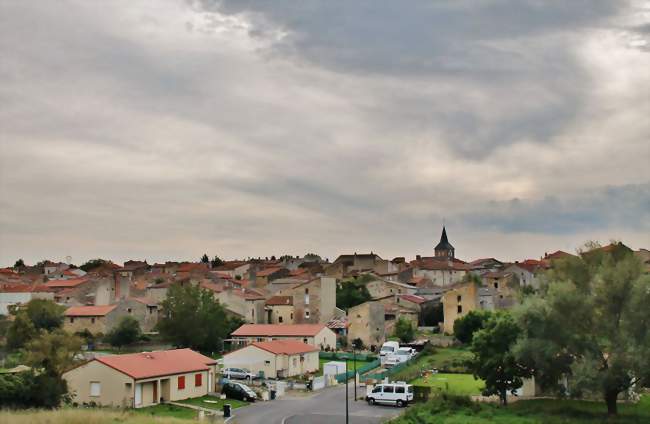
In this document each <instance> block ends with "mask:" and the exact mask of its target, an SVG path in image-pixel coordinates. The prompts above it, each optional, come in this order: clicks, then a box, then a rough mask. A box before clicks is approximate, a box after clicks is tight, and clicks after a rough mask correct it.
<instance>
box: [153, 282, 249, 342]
mask: <svg viewBox="0 0 650 424" xmlns="http://www.w3.org/2000/svg"><path fill="white" fill-rule="evenodd" d="M240 322H241V321H239V320H235V319H233V318H230V317H228V316H227V314H226V310H225V309H224V307H223V306H221V305H220V304H219V302H217V301H216V300H215V299H214V297H213V294H212V292H210V291H208V290H205V289H202V288H200V287H198V286H196V287H194V286H191V285H187V286H180V285H177V284H174V285H172V286H171V287H170V288H169V291H168V293H167V298H166V299H165V300H164V301H163V302H162V318H161V319H160V321H159V322H158V330H159V331H160V333H161V335H162V336H163V337H164V338H165V339H167V340H168V341H169V342H171V343H173V344H174V345H175V346H178V347H189V348H192V349H194V350H198V351H201V352H203V353H206V354H210V353H214V352H218V351H220V350H221V349H222V347H223V339H224V338H225V337H227V336H228V335H229V334H230V333H231V332H232V331H234V329H235V328H236V327H235V326H237V327H238V326H239V325H241V324H240Z"/></svg>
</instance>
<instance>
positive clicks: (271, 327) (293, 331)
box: [232, 324, 325, 337]
mask: <svg viewBox="0 0 650 424" xmlns="http://www.w3.org/2000/svg"><path fill="white" fill-rule="evenodd" d="M323 328H325V325H323V324H244V325H242V326H241V327H239V328H238V329H237V330H235V331H234V332H233V333H232V335H233V336H244V337H246V336H315V335H316V334H318V333H319V332H320V331H321V330H322V329H323Z"/></svg>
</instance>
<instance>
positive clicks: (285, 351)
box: [223, 340, 320, 378]
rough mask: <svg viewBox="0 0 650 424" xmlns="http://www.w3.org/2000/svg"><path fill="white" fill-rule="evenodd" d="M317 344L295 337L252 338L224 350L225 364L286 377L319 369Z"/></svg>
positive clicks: (273, 376) (270, 375) (265, 375)
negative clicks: (279, 338)
mask: <svg viewBox="0 0 650 424" xmlns="http://www.w3.org/2000/svg"><path fill="white" fill-rule="evenodd" d="M319 351H320V349H319V348H317V347H315V346H313V345H309V344H306V343H303V342H301V341H298V340H272V341H263V342H254V343H251V344H249V345H248V346H246V347H243V348H241V349H238V350H235V351H234V352H230V353H227V354H226V355H224V357H223V366H224V368H245V369H247V370H249V371H250V372H252V373H254V374H258V375H264V377H266V378H287V377H294V376H298V375H304V374H308V373H312V372H316V371H318V368H319V362H318V352H319Z"/></svg>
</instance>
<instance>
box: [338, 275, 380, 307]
mask: <svg viewBox="0 0 650 424" xmlns="http://www.w3.org/2000/svg"><path fill="white" fill-rule="evenodd" d="M370 299H371V296H370V293H369V292H368V289H367V288H366V285H365V283H363V282H362V281H356V280H348V281H342V282H341V284H339V285H338V286H337V287H336V306H337V307H339V308H341V309H343V310H347V309H348V308H352V307H354V306H357V305H360V304H362V303H364V302H367V301H369V300H370Z"/></svg>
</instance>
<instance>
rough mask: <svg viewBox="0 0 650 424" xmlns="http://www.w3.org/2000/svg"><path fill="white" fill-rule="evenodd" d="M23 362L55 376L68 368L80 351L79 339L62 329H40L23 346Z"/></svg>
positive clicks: (58, 375) (59, 375)
mask: <svg viewBox="0 0 650 424" xmlns="http://www.w3.org/2000/svg"><path fill="white" fill-rule="evenodd" d="M25 351H26V357H25V362H26V363H27V364H28V365H30V366H32V367H34V368H35V369H37V370H42V371H43V372H44V373H46V374H48V375H52V376H56V377H61V375H62V374H63V373H64V372H65V371H66V370H67V369H68V368H70V367H71V366H72V365H73V364H74V363H75V359H74V357H75V356H76V355H77V354H78V353H79V352H80V351H81V339H80V338H79V337H77V336H73V335H70V334H68V333H66V332H65V331H63V330H60V329H58V330H55V331H53V332H51V333H47V332H45V331H41V332H40V333H39V335H38V337H35V338H34V339H32V340H31V341H30V342H29V343H27V345H26V346H25Z"/></svg>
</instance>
